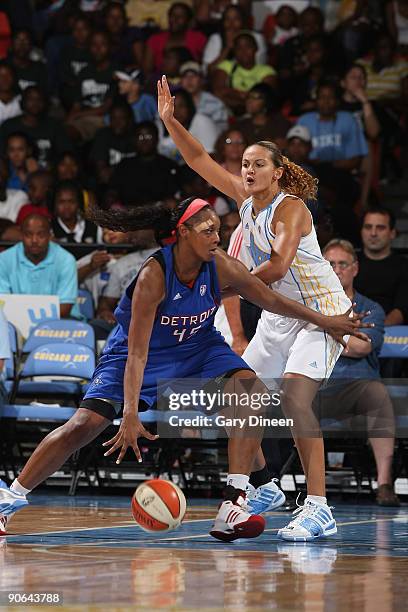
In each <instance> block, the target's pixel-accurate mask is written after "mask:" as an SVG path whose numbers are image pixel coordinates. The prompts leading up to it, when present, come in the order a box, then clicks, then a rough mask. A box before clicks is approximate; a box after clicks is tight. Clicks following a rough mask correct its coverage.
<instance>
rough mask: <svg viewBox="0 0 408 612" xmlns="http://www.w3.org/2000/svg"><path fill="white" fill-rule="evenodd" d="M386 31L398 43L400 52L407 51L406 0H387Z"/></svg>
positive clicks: (407, 18)
mask: <svg viewBox="0 0 408 612" xmlns="http://www.w3.org/2000/svg"><path fill="white" fill-rule="evenodd" d="M385 11H386V18H387V26H388V32H389V33H390V34H391V36H392V38H393V40H394V42H395V43H396V44H397V45H398V49H399V51H400V53H404V54H405V55H406V54H407V52H408V2H407V0H388V2H387V4H386V7H385Z"/></svg>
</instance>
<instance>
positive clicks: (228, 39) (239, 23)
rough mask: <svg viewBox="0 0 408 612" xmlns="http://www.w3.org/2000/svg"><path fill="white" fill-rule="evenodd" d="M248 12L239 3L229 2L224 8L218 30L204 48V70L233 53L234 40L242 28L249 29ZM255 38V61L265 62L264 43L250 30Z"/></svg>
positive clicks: (257, 33)
mask: <svg viewBox="0 0 408 612" xmlns="http://www.w3.org/2000/svg"><path fill="white" fill-rule="evenodd" d="M248 21H249V20H248V12H247V11H246V10H245V9H244V8H243V7H242V6H240V5H236V4H229V6H226V7H225V9H224V12H223V14H222V20H221V25H220V31H219V32H218V31H217V32H214V34H211V36H210V37H209V39H208V41H207V44H206V46H205V49H204V55H203V66H204V71H205V72H211V71H212V70H214V68H216V67H217V65H218V64H219V63H221V62H223V61H224V60H230V59H232V57H233V54H234V40H235V38H236V36H238V34H239V33H240V32H242V31H243V30H246V31H247V30H249V23H248ZM251 34H252V35H253V37H254V38H255V40H256V44H257V50H256V55H255V61H256V63H257V64H266V60H267V57H266V44H265V40H264V38H263V36H262V34H260V33H259V32H251Z"/></svg>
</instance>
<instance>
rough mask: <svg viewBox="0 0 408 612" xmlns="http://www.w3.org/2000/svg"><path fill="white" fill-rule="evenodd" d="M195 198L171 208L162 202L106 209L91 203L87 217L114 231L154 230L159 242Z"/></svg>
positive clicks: (167, 235)
mask: <svg viewBox="0 0 408 612" xmlns="http://www.w3.org/2000/svg"><path fill="white" fill-rule="evenodd" d="M195 199H196V198H195V197H191V198H187V199H186V200H183V201H182V202H180V203H178V204H177V205H176V207H175V208H174V209H173V210H171V209H170V208H169V207H168V206H167V205H166V204H165V203H163V202H157V203H155V204H145V205H144V206H133V207H130V208H111V209H107V210H105V209H103V208H99V206H96V205H93V206H91V207H90V208H89V210H88V214H87V218H88V219H89V220H90V221H93V222H94V223H96V224H97V225H100V226H101V227H106V228H108V229H111V230H114V231H116V232H131V231H135V230H142V229H152V230H154V236H155V239H156V242H158V243H159V244H161V243H162V242H163V240H165V239H166V238H170V236H171V233H172V231H173V230H175V229H176V226H177V223H178V221H179V219H181V217H182V215H183V214H184V212H185V211H186V209H187V207H188V206H189V204H191V202H192V201H193V200H195ZM208 208H209V209H210V210H212V208H211V206H210V205H208ZM202 210H205V209H202ZM200 212H201V211H200ZM197 214H199V213H197ZM194 216H195V215H194Z"/></svg>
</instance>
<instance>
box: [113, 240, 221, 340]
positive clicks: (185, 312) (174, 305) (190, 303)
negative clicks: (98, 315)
mask: <svg viewBox="0 0 408 612" xmlns="http://www.w3.org/2000/svg"><path fill="white" fill-rule="evenodd" d="M153 257H155V258H156V259H157V260H160V257H162V258H163V261H164V267H165V283H166V297H165V298H164V300H163V302H162V303H161V304H160V305H159V307H158V309H157V313H156V318H155V321H154V325H153V329H152V335H151V338H150V343H149V352H150V351H155V349H163V348H171V349H175V350H178V349H180V348H182V349H184V348H187V350H196V349H197V348H198V347H199V346H201V345H202V343H203V341H206V340H207V339H209V338H210V337H211V338H213V337H214V334H216V335H220V334H219V332H217V331H216V329H215V328H214V317H215V313H216V312H217V309H218V306H219V304H220V301H221V295H220V289H219V285H218V279H217V272H216V269H215V263H214V261H210V262H209V263H203V265H202V266H201V270H200V273H199V275H198V277H197V278H196V280H195V281H194V285H193V287H192V288H190V287H188V286H187V285H184V284H183V283H181V282H180V281H179V279H178V278H177V275H176V273H175V270H174V264H173V246H168V247H165V248H163V249H161V250H160V251H158V252H157V253H155V254H154V255H153ZM136 282H137V277H136V278H135V279H134V280H133V281H132V283H131V284H130V285H129V287H128V288H127V289H126V292H125V294H124V295H123V297H122V299H121V300H120V302H119V304H118V307H117V308H116V310H115V318H116V320H117V322H118V325H119V328H118V330H117V333H116V334H115V336H114V337H113V338H112V343H113V344H114V345H115V346H116V347H118V345H119V346H120V345H121V346H124V347H126V351H127V342H128V333H129V325H130V318H131V309H132V297H133V291H134V288H135V285H136ZM110 344H111V343H109V344H108V346H107V348H106V350H107V351H109V348H110Z"/></svg>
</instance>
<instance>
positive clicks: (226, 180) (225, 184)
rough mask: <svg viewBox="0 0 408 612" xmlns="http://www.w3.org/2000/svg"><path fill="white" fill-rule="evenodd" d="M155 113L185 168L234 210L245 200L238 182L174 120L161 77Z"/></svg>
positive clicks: (241, 185)
mask: <svg viewBox="0 0 408 612" xmlns="http://www.w3.org/2000/svg"><path fill="white" fill-rule="evenodd" d="M157 100H158V110H159V115H160V118H161V120H162V121H163V123H164V125H165V126H166V128H167V131H168V132H169V134H170V136H171V137H172V139H173V142H174V144H175V145H176V147H177V148H178V150H179V151H180V153H181V155H182V156H183V158H184V160H185V162H186V164H188V165H189V166H190V168H192V169H193V170H194V171H195V172H197V174H199V175H200V176H202V177H203V179H205V180H206V181H208V182H209V183H210V184H211V185H213V187H216V189H218V190H219V191H221V192H222V193H225V195H227V196H229V197H230V198H232V199H233V200H235V201H236V202H237V204H238V206H241V204H242V202H243V201H244V200H245V198H246V194H245V191H244V186H243V183H242V179H241V178H240V177H239V176H235V175H234V174H231V172H228V171H227V170H225V169H224V168H222V166H220V165H219V164H217V162H215V161H214V160H213V159H212V157H210V155H208V153H207V151H206V150H205V149H204V147H203V146H202V144H201V143H200V142H198V140H196V139H195V138H194V137H193V136H192V135H191V134H190V132H188V130H186V129H185V128H184V127H183V126H182V125H181V123H180V122H179V121H177V119H176V118H175V117H174V98H173V97H172V95H171V93H170V89H169V85H168V83H167V79H166V77H165V76H163V77H162V79H161V81H158V82H157Z"/></svg>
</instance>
